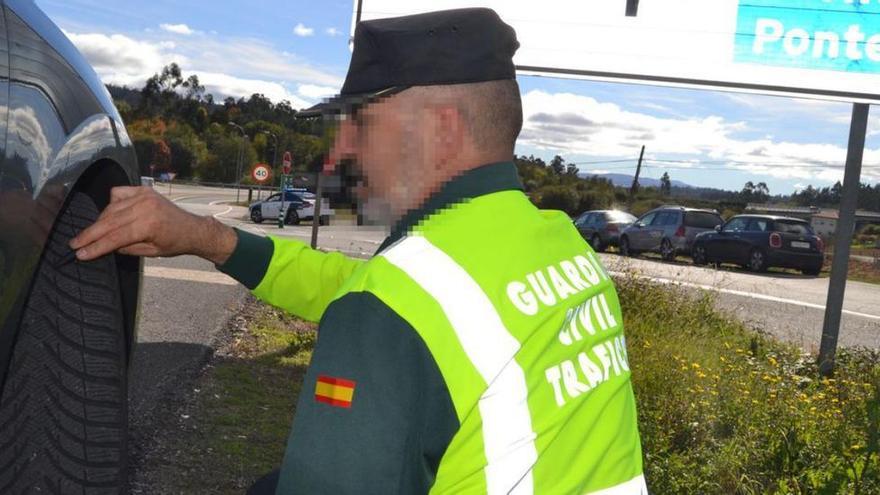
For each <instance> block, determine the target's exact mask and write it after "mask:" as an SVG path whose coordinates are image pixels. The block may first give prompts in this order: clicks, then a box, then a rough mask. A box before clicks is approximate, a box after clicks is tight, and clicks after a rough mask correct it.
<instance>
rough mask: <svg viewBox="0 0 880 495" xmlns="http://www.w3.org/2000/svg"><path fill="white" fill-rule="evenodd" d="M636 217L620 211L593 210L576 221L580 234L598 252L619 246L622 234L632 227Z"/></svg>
mask: <svg viewBox="0 0 880 495" xmlns="http://www.w3.org/2000/svg"><path fill="white" fill-rule="evenodd" d="M635 221H636V217H634V216H632V215H630V214H629V213H627V212H625V211H620V210H592V211H586V212H584V213H582V214H581V215H580V216H579V217H578V218H577V220H575V221H574V225H575V227H577V229H578V232H580V233H581V235H582V236H584V239H586V240H587V242H589V243H590V246H592V247H593V249H594V250H596V251H598V252H600V253H601V252H603V251H605V249H607V248H608V246H617V244H618V239H620V232H621V231H622V230H623V229H625V228H627V227H629V226H630V225H632V223H633V222H635Z"/></svg>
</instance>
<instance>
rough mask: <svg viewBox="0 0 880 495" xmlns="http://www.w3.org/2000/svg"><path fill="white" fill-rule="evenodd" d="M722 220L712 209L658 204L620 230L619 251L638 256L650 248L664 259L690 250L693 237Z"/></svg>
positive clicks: (668, 259)
mask: <svg viewBox="0 0 880 495" xmlns="http://www.w3.org/2000/svg"><path fill="white" fill-rule="evenodd" d="M722 223H724V220H723V219H722V218H721V215H719V214H718V212H716V211H712V210H700V209H696V208H685V207H683V206H661V207H660V208H656V209H654V210H651V211H649V212H648V213H645V214H644V215H642V216H641V217H640V218H639V219H638V220H636V221H635V222H634V223H633V224H632V225H630V226H629V227H627V228H626V229H624V230H623V232H621V234H620V254H622V255H624V256H638V254H639V253H642V252H645V251H650V252H655V253H660V255H661V256H662V257H663V259H664V260H667V261H671V260H674V259H675V257H676V256H678V255H680V254H682V255H686V254H690V252H691V246H693V243H694V238H695V237H696V236H697V234H699V233H701V232H706V231H711V230H713V229H715V227H716V226H718V225H721V224H722Z"/></svg>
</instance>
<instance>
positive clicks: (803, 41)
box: [735, 0, 880, 73]
mask: <svg viewBox="0 0 880 495" xmlns="http://www.w3.org/2000/svg"><path fill="white" fill-rule="evenodd" d="M735 59H736V61H737V62H751V63H759V64H764V65H775V66H788V67H797V68H806V69H818V70H837V71H845V72H861V73H880V1H878V0H867V1H865V0H801V1H782V0H740V3H739V12H738V18H737V35H736V55H735Z"/></svg>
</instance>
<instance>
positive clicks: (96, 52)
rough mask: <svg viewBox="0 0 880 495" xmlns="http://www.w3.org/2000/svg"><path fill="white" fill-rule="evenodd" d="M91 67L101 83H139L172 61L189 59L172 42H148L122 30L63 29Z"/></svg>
mask: <svg viewBox="0 0 880 495" xmlns="http://www.w3.org/2000/svg"><path fill="white" fill-rule="evenodd" d="M65 34H66V35H67V37H68V38H70V41H71V42H73V44H74V45H76V47H77V48H78V49H79V51H80V52H82V54H83V56H85V57H86V59H87V60H88V61H89V63H90V64H91V65H92V67H94V69H95V72H97V73H98V75H99V76H100V77H101V80H102V81H104V83H109V84H118V85H125V86H142V85H143V84H144V82H145V81H146V80H147V78H149V77H150V76H151V75H153V74H154V73H156V72H158V71H160V70H162V67H163V66H165V65H166V64H170V63H171V62H177V63H178V64H179V65H181V66H183V65H186V64H187V63H188V59H187V58H186V57H185V56H183V55H180V54H177V53H174V52H172V51H171V50H173V49H174V48H175V45H174V44H173V43H170V44H169V43H167V42H164V43H150V42H145V41H139V40H135V39H133V38H130V37H128V36H125V35H122V34H112V35H105V34H97V33H89V34H77V33H67V32H66V33H65Z"/></svg>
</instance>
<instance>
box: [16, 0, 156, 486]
mask: <svg viewBox="0 0 880 495" xmlns="http://www.w3.org/2000/svg"><path fill="white" fill-rule="evenodd" d="M0 8H2V10H3V18H2V19H0V20H2V22H0V52H2V53H3V57H2V58H0V125H2V129H3V132H2V133H0V146H2V149H3V151H2V152H0V493H4V494H6V493H10V494H12V493H37V492H40V493H96V492H97V491H100V492H101V493H124V492H125V491H126V486H125V485H126V479H127V477H128V469H127V462H128V451H129V449H128V405H127V404H128V395H127V393H128V382H127V376H128V375H127V368H128V363H129V360H130V357H131V351H132V346H133V343H134V342H135V341H136V340H137V339H136V331H135V328H136V322H137V321H138V316H137V313H138V299H139V292H140V284H141V273H142V264H141V260H140V259H139V258H136V257H131V256H123V255H118V254H113V255H108V256H105V257H102V258H101V259H98V260H95V261H90V262H79V261H76V260H75V257H74V256H73V253H72V252H71V250H70V248H69V247H68V242H69V241H70V239H71V238H73V237H74V236H75V235H77V234H78V233H79V232H80V231H81V230H82V229H84V228H86V227H88V226H89V225H91V224H92V223H93V222H94V221H95V220H96V219H97V218H98V215H99V214H100V213H101V211H102V210H103V209H104V208H105V207H106V206H107V204H108V202H109V200H110V190H111V188H112V187H114V186H130V185H137V184H139V182H140V180H139V177H140V173H139V171H138V166H137V159H136V156H135V152H134V148H133V146H132V142H131V139H130V138H129V136H128V134H127V133H126V130H125V126H124V125H123V122H122V119H121V117H120V115H119V113H118V112H117V110H116V108H114V106H113V101H112V99H111V98H110V95H109V93H108V92H107V90H106V89H105V87H104V85H103V84H102V83H101V81H100V80H99V78H98V76H97V75H96V74H95V72H94V70H92V68H91V67H90V66H89V64H88V63H87V62H86V60H85V58H83V56H82V55H81V54H80V53H79V52H78V51H77V50H76V48H74V46H73V44H71V43H70V41H69V40H68V39H67V37H66V36H65V35H64V34H63V33H62V32H61V30H60V29H58V28H57V27H56V26H55V25H54V24H53V23H52V21H51V20H50V19H49V18H48V17H47V16H46V15H45V14H44V13H43V12H42V11H40V10H39V8H38V7H37V5H36V3H35V2H33V1H32V0H4V1H3V2H0Z"/></svg>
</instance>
